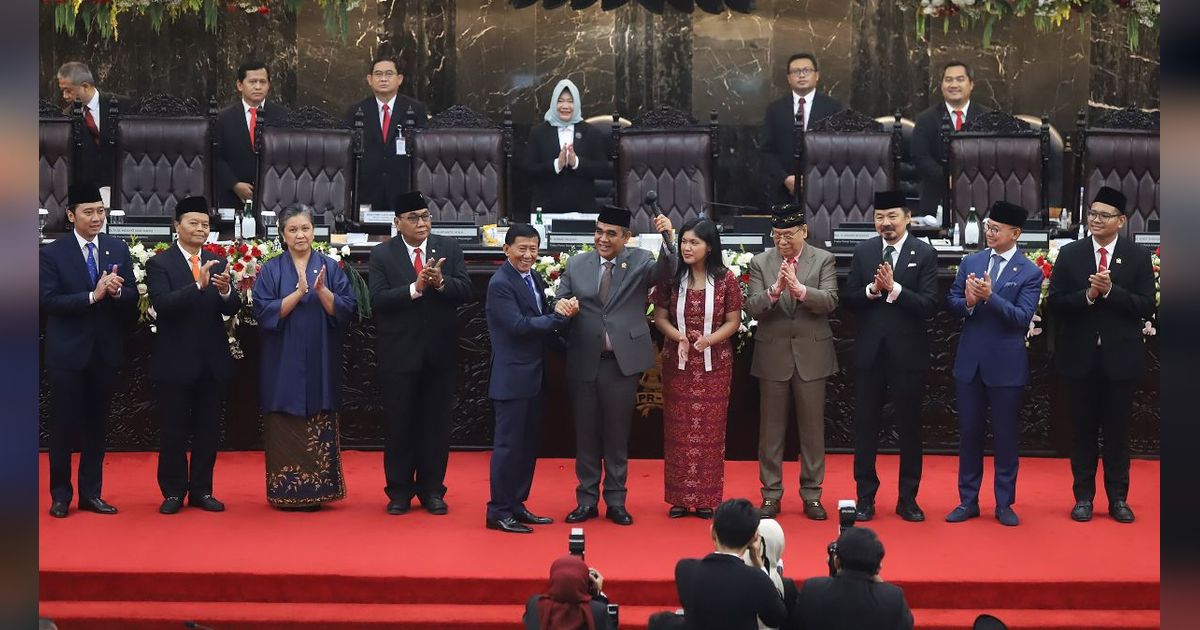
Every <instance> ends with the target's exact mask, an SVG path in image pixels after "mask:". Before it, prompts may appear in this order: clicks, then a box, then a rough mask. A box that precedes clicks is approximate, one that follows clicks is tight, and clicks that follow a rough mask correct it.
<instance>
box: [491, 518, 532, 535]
mask: <svg viewBox="0 0 1200 630" xmlns="http://www.w3.org/2000/svg"><path fill="white" fill-rule="evenodd" d="M487 528H488V529H496V530H500V531H502V532H508V533H510V534H532V533H533V528H532V527H530V526H528V525H523V524H521V523H518V522H517V519H515V518H513V517H511V516H510V517H508V518H503V519H494V518H489V519H488V520H487Z"/></svg>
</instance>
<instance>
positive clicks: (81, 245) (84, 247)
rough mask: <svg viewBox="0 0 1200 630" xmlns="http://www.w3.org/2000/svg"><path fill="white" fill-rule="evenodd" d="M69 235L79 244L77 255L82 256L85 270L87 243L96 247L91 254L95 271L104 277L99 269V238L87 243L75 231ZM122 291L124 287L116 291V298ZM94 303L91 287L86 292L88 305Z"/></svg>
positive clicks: (94, 296)
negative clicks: (94, 261)
mask: <svg viewBox="0 0 1200 630" xmlns="http://www.w3.org/2000/svg"><path fill="white" fill-rule="evenodd" d="M71 233H72V234H74V235H75V240H76V241H77V242H78V243H79V253H80V254H81V255H82V256H83V266H84V268H85V269H86V268H87V257H88V247H87V246H88V243H92V244H94V245H95V246H96V249H95V250H94V252H93V254H92V255H93V256H95V258H96V271H97V272H99V273H100V275H104V270H103V269H101V268H100V237H98V236H97V237H96V238H94V239H92V240H90V241H89V240H87V239H85V238H83V237H82V236H80V235H79V232H78V231H77V230H71ZM122 290H124V287H122V288H120V289H117V295H116V297H121V291H122ZM95 303H96V289H95V287H93V288H92V290H91V291H88V304H95Z"/></svg>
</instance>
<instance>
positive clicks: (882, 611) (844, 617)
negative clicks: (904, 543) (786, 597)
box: [790, 527, 913, 630]
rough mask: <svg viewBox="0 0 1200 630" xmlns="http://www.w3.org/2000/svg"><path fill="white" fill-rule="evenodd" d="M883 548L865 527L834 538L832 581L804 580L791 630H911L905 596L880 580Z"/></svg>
mask: <svg viewBox="0 0 1200 630" xmlns="http://www.w3.org/2000/svg"><path fill="white" fill-rule="evenodd" d="M882 563H883V543H882V542H880V541H879V537H878V536H876V535H875V532H873V531H871V530H870V529H867V528H865V527H851V528H849V529H847V530H846V531H844V532H842V535H841V536H838V541H837V551H836V552H834V554H833V569H834V571H835V575H834V576H833V577H828V576H823V577H815V578H809V579H807V580H805V581H804V583H803V584H802V585H801V586H800V589H799V592H798V593H797V599H796V606H795V607H794V608H793V610H792V619H793V621H794V623H792V624H790V625H791V626H792V627H795V628H804V629H809V630H818V629H819V630H859V629H860V628H871V629H872V630H911V628H912V627H913V615H912V610H910V609H909V607H908V602H907V601H905V599H904V591H902V590H900V587H898V586H896V585H895V584H888V583H887V582H884V581H883V580H882V579H881V578H880V577H879V568H880V566H881V565H882Z"/></svg>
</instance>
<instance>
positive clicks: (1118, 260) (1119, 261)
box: [104, 252, 1121, 265]
mask: <svg viewBox="0 0 1200 630" xmlns="http://www.w3.org/2000/svg"><path fill="white" fill-rule="evenodd" d="M104 253H105V254H107V253H108V252H104ZM1117 264H1118V265H1119V264H1121V259H1120V258H1118V259H1117Z"/></svg>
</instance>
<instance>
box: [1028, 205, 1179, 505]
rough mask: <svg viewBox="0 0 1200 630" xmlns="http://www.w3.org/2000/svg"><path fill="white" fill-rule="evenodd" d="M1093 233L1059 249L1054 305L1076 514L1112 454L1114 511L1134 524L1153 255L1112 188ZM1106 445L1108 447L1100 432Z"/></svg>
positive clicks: (1107, 483) (1107, 477) (1090, 216)
mask: <svg viewBox="0 0 1200 630" xmlns="http://www.w3.org/2000/svg"><path fill="white" fill-rule="evenodd" d="M1087 225H1088V230H1089V231H1091V233H1092V236H1091V238H1087V239H1081V240H1078V241H1074V242H1072V243H1069V244H1067V245H1064V246H1063V248H1062V249H1061V250H1060V251H1059V253H1058V259H1057V260H1056V261H1055V264H1054V272H1053V273H1052V274H1051V275H1050V290H1049V293H1047V295H1046V305H1047V306H1048V307H1049V308H1050V310H1051V311H1052V312H1053V313H1054V316H1055V318H1058V319H1059V321H1061V322H1063V323H1062V324H1060V325H1058V326H1056V327H1055V329H1056V334H1055V337H1054V341H1055V353H1054V354H1055V364H1056V365H1057V368H1058V373H1059V374H1060V375H1062V376H1063V377H1064V378H1066V379H1067V380H1068V382H1069V383H1070V391H1071V394H1070V397H1071V427H1072V433H1073V443H1072V446H1071V474H1072V476H1073V477H1074V479H1075V483H1074V488H1073V490H1074V494H1075V507H1074V508H1073V509H1072V510H1071V518H1073V519H1075V520H1077V521H1089V520H1091V518H1092V499H1093V498H1094V497H1095V495H1096V463H1097V460H1098V459H1099V458H1100V456H1103V458H1104V492H1105V494H1106V495H1107V496H1108V513H1109V515H1111V516H1112V517H1113V519H1115V520H1116V521H1117V522H1119V523H1132V522H1133V510H1132V509H1130V507H1129V504H1128V503H1127V502H1126V499H1127V495H1128V492H1129V416H1130V415H1131V414H1132V413H1133V394H1134V390H1135V389H1136V387H1137V379H1138V378H1139V377H1140V376H1141V375H1142V373H1143V372H1144V371H1145V369H1146V346H1145V342H1143V341H1142V332H1141V331H1142V322H1143V320H1147V319H1150V317H1152V316H1153V315H1154V307H1155V304H1154V268H1153V266H1152V265H1151V262H1150V253H1149V252H1147V251H1146V250H1145V249H1143V248H1142V247H1141V246H1140V245H1136V244H1134V243H1133V241H1130V240H1129V239H1127V238H1121V237H1119V236H1118V234H1120V233H1121V232H1122V231H1123V230H1124V229H1125V195H1123V194H1121V192H1120V191H1118V190H1115V189H1113V188H1109V187H1108V186H1104V187H1102V188H1101V189H1100V190H1099V191H1097V193H1096V198H1095V199H1094V200H1093V201H1092V204H1091V207H1090V208H1089V209H1088V212H1087ZM1101 436H1103V442H1104V446H1103V449H1101V448H1100V446H1099V442H1100V437H1101Z"/></svg>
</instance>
